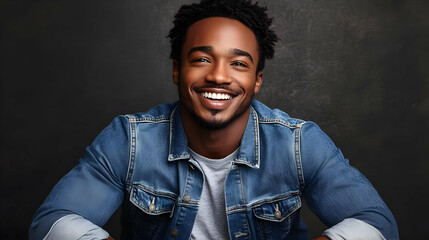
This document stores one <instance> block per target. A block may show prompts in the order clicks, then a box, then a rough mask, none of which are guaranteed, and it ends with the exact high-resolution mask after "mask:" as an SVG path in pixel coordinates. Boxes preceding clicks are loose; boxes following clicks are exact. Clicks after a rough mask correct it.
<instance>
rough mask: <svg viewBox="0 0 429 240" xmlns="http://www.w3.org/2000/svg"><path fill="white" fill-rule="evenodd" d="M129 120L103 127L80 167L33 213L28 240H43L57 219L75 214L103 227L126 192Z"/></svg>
mask: <svg viewBox="0 0 429 240" xmlns="http://www.w3.org/2000/svg"><path fill="white" fill-rule="evenodd" d="M128 128H129V127H128V120H127V119H126V118H125V117H118V118H115V119H114V120H113V122H112V123H111V124H110V125H109V126H108V127H107V128H105V129H104V130H103V131H102V132H101V133H100V134H99V136H98V137H97V138H96V139H95V141H94V142H93V143H92V144H91V146H89V147H87V149H86V153H85V156H84V157H83V158H82V159H80V161H79V164H78V165H77V166H76V167H75V168H73V169H72V170H71V171H70V172H69V173H68V174H67V175H66V176H64V177H63V178H62V179H61V180H60V181H59V182H58V183H57V185H56V186H55V187H54V188H53V190H52V192H51V193H50V194H49V195H48V197H47V198H46V200H45V202H44V203H43V205H42V206H41V207H40V208H39V209H38V210H37V212H36V213H35V215H34V217H33V219H32V223H31V226H30V229H29V235H30V236H29V237H30V239H31V240H32V239H42V238H43V237H45V236H46V234H47V233H48V231H49V230H50V228H51V227H52V226H53V224H54V223H55V222H56V221H57V220H58V219H60V218H62V217H64V216H66V215H70V214H77V215H80V216H82V217H83V218H85V219H87V220H88V221H90V222H92V223H94V224H96V225H98V226H102V225H104V224H105V223H106V221H107V220H108V219H109V217H110V216H111V215H112V214H113V212H114V211H115V210H116V209H117V208H118V207H119V206H120V204H121V202H122V199H123V197H124V191H125V182H124V181H125V176H126V173H127V167H128V160H129V154H130V153H129V152H130V144H129V142H130V141H129V136H128V135H129V134H128V132H129V129H128Z"/></svg>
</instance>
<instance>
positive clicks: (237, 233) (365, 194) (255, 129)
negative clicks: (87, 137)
mask: <svg viewBox="0 0 429 240" xmlns="http://www.w3.org/2000/svg"><path fill="white" fill-rule="evenodd" d="M203 179H204V178H203V175H202V172H201V170H200V169H199V166H198V164H197V163H195V162H194V161H192V160H191V159H190V153H189V149H188V142H187V137H186V135H185V132H184V129H183V127H182V123H181V117H180V107H179V103H175V104H163V105H159V106H157V107H154V108H152V109H150V110H149V111H148V112H146V113H139V114H134V115H125V116H119V117H117V118H115V119H114V120H113V122H112V123H111V124H110V125H109V126H108V127H107V128H106V129H104V130H103V131H102V132H101V133H100V135H99V136H98V137H97V138H96V140H95V141H94V142H93V143H92V145H91V146H89V147H88V148H87V149H86V154H85V156H84V157H83V158H82V159H81V160H80V162H79V164H78V166H76V167H75V168H74V169H73V170H71V171H70V172H69V173H68V174H67V175H66V176H64V177H63V178H62V179H61V181H60V182H59V183H58V184H57V185H56V186H55V187H54V189H53V190H52V192H51V193H50V195H49V196H48V197H47V199H46V201H45V202H44V203H43V205H42V206H41V207H40V209H39V210H38V211H37V212H36V214H35V216H34V217H33V222H32V225H31V227H30V239H42V238H43V237H44V236H45V235H46V233H47V232H48V231H49V229H50V227H51V226H52V224H53V223H54V222H55V221H56V220H57V219H59V218H60V217H62V216H65V215H68V214H72V213H75V214H79V215H81V216H83V217H85V218H86V219H88V220H90V221H92V222H93V223H95V224H97V225H99V226H102V225H104V224H105V223H106V221H107V220H108V219H109V217H110V216H111V215H112V214H113V212H114V211H115V210H116V209H117V208H118V207H119V206H120V205H121V203H123V218H122V223H123V236H122V237H123V239H186V240H187V239H189V236H190V233H191V230H192V227H193V224H194V220H195V217H196V214H197V211H198V201H199V200H200V195H201V191H202V186H203V181H204V180H203ZM303 198H304V199H306V201H307V203H308V206H309V207H310V209H311V210H312V211H313V212H314V213H315V214H316V215H317V216H318V217H319V218H320V219H321V220H322V221H323V223H325V224H326V225H327V226H332V225H335V224H337V223H338V222H340V221H342V220H343V219H345V218H356V219H360V220H362V221H364V222H366V223H368V224H370V225H372V226H374V227H376V228H377V229H378V230H379V231H380V232H381V233H382V234H383V235H384V236H385V237H386V238H387V239H398V232H397V226H396V222H395V219H394V217H393V216H392V214H391V212H390V211H389V209H388V208H387V206H386V205H385V204H384V202H383V200H382V199H381V198H380V196H379V195H378V193H377V192H376V190H375V189H374V188H373V187H372V186H371V184H370V183H369V182H368V180H367V179H366V178H365V177H364V176H363V175H362V174H361V173H359V171H358V170H356V169H355V168H353V167H351V166H350V165H349V163H348V161H347V160H346V159H344V157H343V155H342V154H341V152H340V150H339V149H338V148H337V147H336V146H335V145H334V144H333V142H332V141H331V140H330V139H329V137H327V136H326V135H325V134H324V133H323V132H322V131H321V130H320V128H319V127H318V126H317V125H316V124H314V123H312V122H304V121H302V120H298V119H293V118H290V117H289V116H288V115H287V114H286V113H284V112H282V111H280V110H276V109H275V110H271V109H269V108H268V107H266V106H265V105H263V104H262V103H260V102H258V101H256V100H253V102H252V105H251V112H250V116H249V121H248V123H247V126H246V129H245V132H244V135H243V137H242V139H241V145H240V149H239V151H238V156H237V159H236V160H235V161H233V162H232V163H231V166H230V170H229V173H228V174H227V177H226V180H225V202H226V213H227V221H228V229H229V234H230V238H231V239H309V237H308V233H307V228H306V226H305V225H304V223H303V221H302V220H301V218H300V215H299V212H300V208H301V204H302V199H303Z"/></svg>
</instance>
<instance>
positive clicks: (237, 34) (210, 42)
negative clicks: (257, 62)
mask: <svg viewBox="0 0 429 240" xmlns="http://www.w3.org/2000/svg"><path fill="white" fill-rule="evenodd" d="M199 46H211V47H213V49H214V50H219V51H222V50H229V49H240V50H243V51H247V52H249V53H250V54H251V55H252V57H253V58H257V56H258V55H257V54H258V43H257V40H256V36H255V34H254V33H253V31H252V30H251V29H250V28H248V27H247V26H245V25H244V24H243V23H241V22H240V21H238V20H235V19H231V18H225V17H210V18H204V19H202V20H199V21H197V22H195V23H194V24H192V25H191V26H190V27H189V28H188V31H187V32H186V35H185V39H184V43H183V48H182V54H187V51H189V49H191V48H193V47H199ZM182 56H183V55H182Z"/></svg>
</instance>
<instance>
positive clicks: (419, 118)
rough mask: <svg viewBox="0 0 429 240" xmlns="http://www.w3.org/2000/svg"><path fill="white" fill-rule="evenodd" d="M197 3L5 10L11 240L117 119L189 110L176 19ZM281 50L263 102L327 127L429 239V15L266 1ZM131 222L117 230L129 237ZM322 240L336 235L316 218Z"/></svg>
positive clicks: (346, 0) (397, 7)
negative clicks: (174, 38) (173, 106)
mask: <svg viewBox="0 0 429 240" xmlns="http://www.w3.org/2000/svg"><path fill="white" fill-rule="evenodd" d="M183 2H190V1H182V0H181V1H178V0H168V1H158V0H150V1H141V0H139V1H113V0H108V1H107V0H103V1H100V0H99V1H70V0H67V1H53V0H52V1H47V0H44V1H43V0H37V1H22V0H13V1H12V0H10V1H4V0H2V1H1V5H0V8H1V10H0V11H1V12H0V14H1V15H0V16H1V22H2V32H1V33H2V34H1V52H0V55H1V88H0V90H1V109H0V112H1V145H0V146H1V162H0V164H1V166H0V167H1V170H0V171H1V179H0V188H1V202H0V203H1V208H0V209H1V218H0V222H1V228H0V236H1V237H0V238H2V239H26V238H27V229H28V226H29V224H30V220H31V217H32V215H33V213H34V212H35V211H36V209H37V208H38V207H39V206H40V205H41V204H42V202H43V200H44V198H45V197H46V196H47V194H48V193H49V192H50V190H51V188H52V187H53V186H54V184H55V183H56V182H57V181H58V180H59V179H60V178H61V176H63V175H64V174H65V173H67V172H68V171H69V170H70V169H71V168H72V167H73V166H74V165H76V163H77V161H78V159H79V158H80V157H81V156H82V155H83V153H84V148H85V146H87V145H89V144H90V143H91V142H92V140H93V139H94V138H95V137H96V135H97V134H98V133H99V132H100V131H101V130H102V129H103V128H104V127H105V126H106V125H107V124H109V122H110V121H111V120H112V119H113V117H115V116H116V115H119V114H124V113H133V112H139V111H146V110H148V109H149V108H150V107H151V106H154V105H156V104H158V103H162V102H166V101H167V102H172V101H175V100H176V99H177V93H176V87H175V85H174V84H173V83H172V80H171V61H170V60H169V59H168V55H169V42H168V39H166V38H165V36H166V35H167V33H168V30H169V29H170V28H171V26H172V24H171V21H172V17H173V15H174V13H175V12H176V11H177V9H178V7H179V6H180V5H181V4H182V3H183ZM260 3H261V4H262V5H267V6H268V8H269V9H270V11H269V12H270V14H271V15H272V16H275V21H274V29H275V30H276V31H277V33H278V35H279V36H280V38H281V41H280V42H279V43H278V45H277V46H276V57H275V59H274V60H272V61H269V62H268V63H267V67H266V69H265V71H264V83H263V86H262V91H261V92H260V94H259V95H258V96H257V98H258V99H260V100H261V101H263V102H264V103H266V104H267V105H269V106H270V107H273V108H280V109H282V110H284V111H286V112H288V113H289V114H290V115H292V116H294V117H297V118H302V119H306V120H312V121H315V122H316V123H318V124H319V125H320V126H321V127H322V129H324V131H325V132H326V133H327V134H328V135H329V136H330V137H331V138H332V139H333V140H334V142H335V143H336V144H337V145H338V146H339V147H340V148H341V149H342V151H343V153H344V155H345V156H346V157H347V158H349V159H350V162H351V164H352V165H354V166H355V167H357V168H358V169H359V170H360V171H361V172H363V173H364V174H365V175H366V176H367V177H368V178H369V179H370V181H371V182H372V183H373V185H374V186H375V187H376V189H377V190H378V191H379V193H380V195H381V196H382V197H383V199H384V200H385V202H386V203H387V205H388V206H389V207H390V209H391V210H392V212H393V214H394V215H395V217H396V220H397V222H398V226H399V232H400V236H401V238H402V239H423V238H425V237H428V236H429V227H428V226H429V220H428V219H429V217H428V213H429V212H428V206H427V205H428V204H427V202H428V200H427V199H426V197H427V196H428V195H429V194H428V193H429V190H428V189H429V187H428V185H429V181H428V179H429V177H428V176H429V161H428V160H429V159H428V153H429V147H428V146H429V137H428V136H429V129H428V125H429V121H428V120H429V96H428V93H429V70H428V69H429V15H428V12H429V6H428V3H429V1H423V0H421V1H419V0H407V1H405V0H403V1H400V0H390V1H387V0H359V1H354V0H330V1H312V0H277V1H272V0H271V1H268V0H264V1H260ZM118 216H119V214H118V213H117V214H115V215H114V217H113V218H112V220H111V221H110V222H109V223H108V224H107V226H106V228H107V229H108V230H109V231H110V232H111V233H112V234H113V236H116V237H117V236H118V233H119V231H120V226H119V224H118V219H119V218H118ZM304 217H305V219H306V220H307V223H308V226H309V228H310V230H311V235H312V236H315V235H317V234H319V233H321V232H322V231H323V229H324V226H323V225H322V224H321V223H319V222H318V220H317V219H316V218H315V217H314V216H312V215H311V214H310V213H309V212H308V211H305V212H304Z"/></svg>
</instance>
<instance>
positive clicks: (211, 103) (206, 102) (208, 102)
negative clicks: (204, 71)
mask: <svg viewBox="0 0 429 240" xmlns="http://www.w3.org/2000/svg"><path fill="white" fill-rule="evenodd" d="M195 92H196V93H197V95H198V99H199V100H200V102H201V103H202V105H203V106H204V107H205V108H208V109H214V110H222V109H226V108H228V106H230V105H231V104H232V102H233V101H234V98H235V97H236V96H238V93H236V92H234V91H231V90H229V89H225V88H209V87H202V88H198V89H195ZM205 92H207V93H217V94H227V95H229V96H231V98H230V99H209V98H206V97H203V96H202V94H203V93H205Z"/></svg>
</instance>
